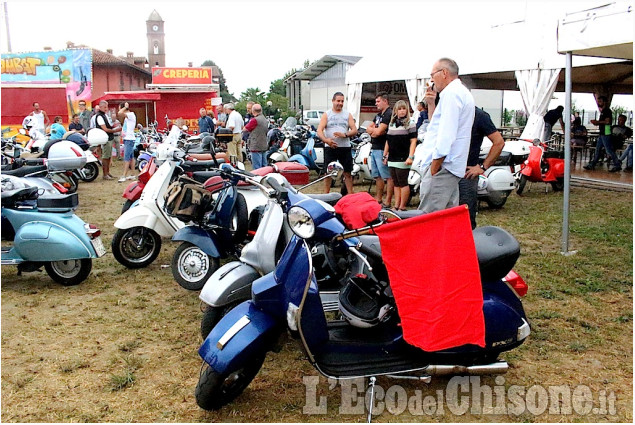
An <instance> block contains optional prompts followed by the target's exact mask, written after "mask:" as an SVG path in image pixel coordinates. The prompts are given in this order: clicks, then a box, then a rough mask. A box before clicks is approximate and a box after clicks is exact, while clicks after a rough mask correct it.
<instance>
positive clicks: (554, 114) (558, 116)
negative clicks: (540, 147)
mask: <svg viewBox="0 0 635 425" xmlns="http://www.w3.org/2000/svg"><path fill="white" fill-rule="evenodd" d="M562 111H564V106H562V105H561V106H558V107H557V108H556V109H552V110H550V111H548V112H547V113H546V114H545V116H544V117H543V119H544V120H545V132H544V134H543V137H542V141H543V142H546V141H547V140H549V138H550V137H551V135H552V134H553V126H554V125H556V123H557V122H558V121H560V127H561V128H562V129H563V130H564V121H562Z"/></svg>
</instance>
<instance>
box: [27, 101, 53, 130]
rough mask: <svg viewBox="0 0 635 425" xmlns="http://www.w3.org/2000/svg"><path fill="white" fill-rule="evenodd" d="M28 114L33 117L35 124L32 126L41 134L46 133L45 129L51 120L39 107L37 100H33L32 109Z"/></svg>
mask: <svg viewBox="0 0 635 425" xmlns="http://www.w3.org/2000/svg"><path fill="white" fill-rule="evenodd" d="M29 115H30V116H32V117H33V118H35V125H34V126H33V128H35V129H36V130H37V131H39V132H41V133H42V134H46V129H47V127H48V126H49V125H51V120H50V119H49V116H48V115H47V114H46V112H44V111H43V110H42V109H40V104H39V103H38V102H33V111H32V112H31V113H30V114H29Z"/></svg>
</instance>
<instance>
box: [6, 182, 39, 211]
mask: <svg viewBox="0 0 635 425" xmlns="http://www.w3.org/2000/svg"><path fill="white" fill-rule="evenodd" d="M37 197H38V188H37V187H35V186H32V187H24V188H21V189H15V190H5V191H3V192H2V206H3V207H4V208H15V206H16V204H17V203H18V202H21V201H26V200H34V199H37Z"/></svg>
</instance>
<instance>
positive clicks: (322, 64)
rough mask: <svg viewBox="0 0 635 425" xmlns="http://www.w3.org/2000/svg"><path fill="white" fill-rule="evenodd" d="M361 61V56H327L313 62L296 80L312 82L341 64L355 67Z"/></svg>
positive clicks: (299, 72) (296, 76)
mask: <svg viewBox="0 0 635 425" xmlns="http://www.w3.org/2000/svg"><path fill="white" fill-rule="evenodd" d="M360 59H361V57H360V56H340V55H326V56H323V57H322V58H321V59H318V60H316V61H315V62H313V63H312V64H311V65H309V67H307V68H306V69H304V70H302V71H298V72H297V73H296V74H295V77H294V79H295V80H312V79H314V78H315V77H317V76H318V75H320V74H322V73H323V72H324V71H326V70H327V69H329V68H331V67H332V66H334V65H335V64H337V63H339V62H345V63H349V64H351V65H354V64H356V63H357V62H358V61H359V60H360Z"/></svg>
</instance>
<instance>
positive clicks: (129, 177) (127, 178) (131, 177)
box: [126, 176, 137, 180]
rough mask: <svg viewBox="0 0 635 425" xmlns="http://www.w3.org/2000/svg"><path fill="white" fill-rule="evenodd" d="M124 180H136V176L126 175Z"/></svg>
mask: <svg viewBox="0 0 635 425" xmlns="http://www.w3.org/2000/svg"><path fill="white" fill-rule="evenodd" d="M126 180H137V176H128V177H126Z"/></svg>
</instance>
